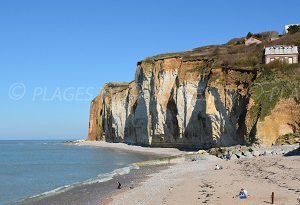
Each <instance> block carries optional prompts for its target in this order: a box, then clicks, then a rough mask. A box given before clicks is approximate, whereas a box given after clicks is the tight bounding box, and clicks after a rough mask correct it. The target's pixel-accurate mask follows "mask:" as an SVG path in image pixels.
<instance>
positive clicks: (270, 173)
mask: <svg viewBox="0 0 300 205" xmlns="http://www.w3.org/2000/svg"><path fill="white" fill-rule="evenodd" d="M78 145H79V146H97V147H102V148H108V149H123V150H126V151H132V152H143V153H149V154H156V155H158V156H163V157H164V158H160V159H157V160H152V161H148V162H142V163H137V164H138V165H139V166H140V168H139V169H133V170H131V171H130V173H128V174H125V175H120V176H115V177H114V178H113V179H112V180H109V181H106V182H102V183H96V184H88V185H84V186H79V187H75V188H73V189H71V190H68V191H66V192H63V193H60V194H57V195H53V196H50V197H45V198H42V199H37V200H31V201H28V203H25V204H36V205H39V204H49V205H50V204H51V205H53V204H57V205H61V204H65V205H69V204H72V205H77V204H78V205H80V204H91V205H93V204H95V205H100V204H101V205H102V204H103V205H128V204H130V205H135V204H136V205H156V204H163V205H181V204H189V205H194V204H210V205H232V204H249V205H252V204H253V205H258V204H271V193H272V192H274V194H275V203H274V204H277V205H300V186H299V184H300V175H299V173H300V156H299V151H298V152H293V153H292V154H290V155H291V156H282V155H269V156H259V157H249V158H242V159H235V160H229V161H225V160H222V159H220V158H217V157H215V156H212V155H208V154H196V153H194V154H193V153H191V152H183V151H179V150H177V149H164V148H145V147H139V146H129V145H125V144H121V143H114V144H109V143H103V142H80V143H79V144H78ZM298 150H299V148H298ZM216 164H217V165H219V166H222V168H223V169H221V170H215V166H216ZM117 181H120V182H121V183H122V188H121V189H117ZM241 188H244V189H246V190H247V191H248V194H249V197H248V198H247V199H244V200H241V199H239V198H238V197H236V195H237V194H238V193H239V191H240V189H241Z"/></svg>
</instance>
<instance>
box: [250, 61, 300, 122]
mask: <svg viewBox="0 0 300 205" xmlns="http://www.w3.org/2000/svg"><path fill="white" fill-rule="evenodd" d="M298 72H299V64H294V65H289V64H287V63H284V62H279V61H274V62H273V63H270V64H268V65H264V67H263V68H262V69H261V71H260V73H259V75H258V77H257V79H256V80H255V81H254V84H253V85H252V87H251V89H250V93H251V96H252V98H253V99H254V102H255V105H254V106H253V107H252V108H251V110H250V114H251V118H252V119H255V118H256V117H257V116H259V117H260V120H263V119H264V118H265V117H266V116H268V115H270V113H271V111H272V109H274V108H275V106H276V104H277V103H278V102H279V101H280V100H281V99H288V98H294V99H295V101H296V102H298V103H299V102H300V99H299V88H300V81H299V73H298Z"/></svg>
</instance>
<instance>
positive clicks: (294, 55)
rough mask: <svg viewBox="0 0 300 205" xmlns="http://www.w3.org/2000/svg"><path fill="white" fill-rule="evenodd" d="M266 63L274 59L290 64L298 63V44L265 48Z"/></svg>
mask: <svg viewBox="0 0 300 205" xmlns="http://www.w3.org/2000/svg"><path fill="white" fill-rule="evenodd" d="M264 60H265V64H268V63H270V62H272V61H274V60H281V61H285V62H287V63H288V64H294V63H298V61H299V53H298V46H286V45H276V46H270V47H266V48H265V49H264Z"/></svg>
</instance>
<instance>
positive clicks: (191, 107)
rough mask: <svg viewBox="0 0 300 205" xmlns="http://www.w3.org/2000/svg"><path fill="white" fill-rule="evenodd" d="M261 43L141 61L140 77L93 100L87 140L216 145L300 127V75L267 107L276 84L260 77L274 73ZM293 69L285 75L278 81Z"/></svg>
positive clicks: (108, 87) (265, 138)
mask: <svg viewBox="0 0 300 205" xmlns="http://www.w3.org/2000/svg"><path fill="white" fill-rule="evenodd" d="M261 49H262V47H261V46H252V47H244V46H232V47H230V46H228V45H223V46H208V47H203V48H197V49H194V50H192V51H187V52H181V53H171V54H164V55H158V56H154V57H151V58H146V59H145V60H143V61H141V62H138V64H137V70H136V75H135V80H134V81H133V82H130V83H108V84H105V85H104V87H103V89H102V91H101V92H100V94H99V95H98V96H97V97H96V98H95V99H94V100H93V101H92V103H91V111H90V125H89V137H88V139H89V140H103V141H107V142H125V143H130V144H138V145H145V146H159V147H185V148H210V147H217V146H231V145H236V144H251V143H260V144H264V145H271V144H274V143H275V142H276V140H277V139H278V138H279V137H280V136H282V135H285V134H290V133H296V132H298V130H299V126H300V117H299V116H300V109H299V107H300V105H299V102H298V101H297V100H298V98H296V97H297V94H298V93H295V90H296V92H297V88H298V87H297V86H298V84H297V82H299V81H298V80H299V79H296V80H294V81H292V80H291V86H292V87H291V92H290V93H289V94H288V95H286V96H279V97H278V96H277V98H274V96H273V95H274V94H273V95H272V96H271V99H266V100H267V101H268V100H269V101H270V102H272V103H271V105H269V104H270V103H268V105H265V104H264V99H263V98H264V97H266V96H268V95H267V94H266V93H265V92H267V91H269V90H266V89H267V88H265V87H264V86H265V84H263V85H262V84H259V83H260V82H261V81H262V78H264V77H266V75H267V74H265V71H264V69H268V70H271V69H272V68H261V66H259V61H260V59H261V56H259V55H260V52H261ZM243 59H244V60H243ZM245 59H246V60H245ZM248 61H250V62H248ZM249 64H250V65H249ZM287 69H290V68H287ZM292 69H294V70H297V68H292ZM290 70H291V69H290ZM294 70H293V71H294ZM272 72H273V71H272ZM274 72H275V70H274ZM278 72H279V71H278ZM278 72H277V71H276V74H277V73H278ZM274 75H275V74H274ZM289 75H290V74H289V73H285V74H282V73H280V76H284V78H283V79H282V81H280V80H279V82H280V83H282V82H284V80H286V79H290V78H289ZM276 76H277V75H276ZM278 76H279V74H278ZM296 76H299V75H298V73H297V75H296ZM273 80H274V79H273ZM273 80H270V82H273ZM277 81H278V78H277ZM294 82H296V84H295V83H294ZM276 85H277V84H275V85H274V86H276ZM271 87H272V86H271ZM278 89H282V87H280V88H278ZM271 91H272V90H271ZM280 92H281V90H280ZM282 92H284V91H282ZM268 93H270V92H268Z"/></svg>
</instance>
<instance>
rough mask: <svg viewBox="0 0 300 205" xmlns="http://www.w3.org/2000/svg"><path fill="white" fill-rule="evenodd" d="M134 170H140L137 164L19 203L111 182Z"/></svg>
mask: <svg viewBox="0 0 300 205" xmlns="http://www.w3.org/2000/svg"><path fill="white" fill-rule="evenodd" d="M133 169H139V166H138V165H136V164H131V165H129V166H127V167H122V168H119V169H115V170H113V171H111V172H109V173H103V174H98V175H97V177H94V178H90V179H88V180H85V181H83V182H77V183H73V184H68V185H65V186H61V187H58V188H56V189H52V190H50V191H47V192H43V193H41V194H37V195H34V196H31V197H29V198H27V199H25V200H21V201H19V202H22V201H27V200H30V199H35V198H44V197H48V196H53V195H56V194H59V193H63V192H66V191H68V190H70V189H73V188H75V187H79V186H82V185H89V184H94V183H101V182H106V181H109V180H111V179H113V178H114V177H115V176H120V175H125V174H128V173H129V172H130V171H131V170H133Z"/></svg>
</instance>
